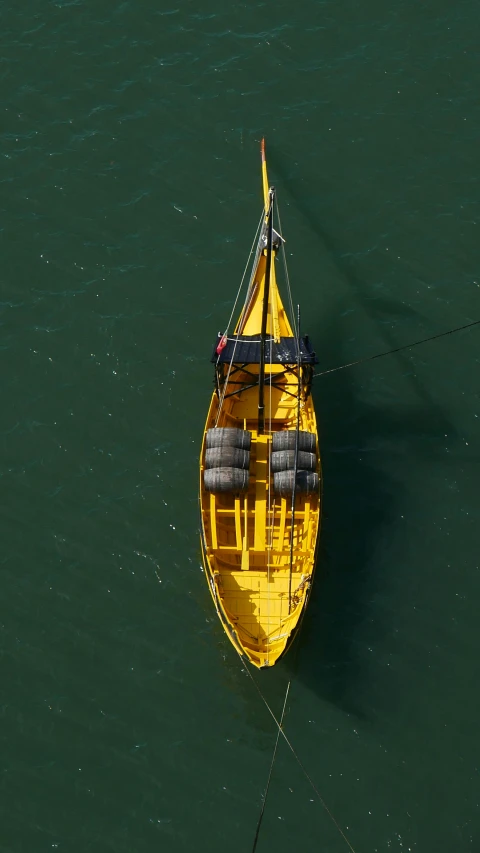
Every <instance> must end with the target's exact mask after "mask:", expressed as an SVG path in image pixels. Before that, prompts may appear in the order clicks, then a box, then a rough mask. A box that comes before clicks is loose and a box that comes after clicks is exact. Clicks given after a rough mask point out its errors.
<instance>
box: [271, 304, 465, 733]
mask: <svg viewBox="0 0 480 853" xmlns="http://www.w3.org/2000/svg"><path fill="white" fill-rule="evenodd" d="M340 313H341V312H340V311H339V312H338V314H337V317H338V320H337V321H336V322H331V323H330V324H325V325H324V324H322V328H323V329H325V328H326V329H327V330H328V331H327V334H325V333H323V334H322V333H321V332H320V330H318V331H317V333H316V334H315V336H314V335H313V334H312V338H313V339H314V340H316V341H322V347H321V349H322V352H325V353H328V358H329V364H330V363H331V364H338V365H341V364H343V363H344V362H345V359H344V358H342V353H341V351H339V348H338V341H341V340H342V331H343V330H342V322H341V318H340ZM334 354H336V355H334ZM322 366H323V365H322V364H320V365H319V370H321V369H322ZM328 366H329V365H326V364H325V369H328ZM361 370H362V367H359V368H353V369H351V370H350V369H348V370H341V371H338V372H335V373H331V374H327V375H326V376H324V377H319V378H317V379H316V381H315V384H314V400H315V408H316V411H317V417H318V422H319V434H320V450H321V454H322V464H323V477H324V503H323V521H322V532H321V537H320V549H319V554H318V558H317V566H316V577H315V582H314V587H313V590H312V597H311V600H310V603H309V605H308V608H307V611H306V614H305V617H304V621H303V626H302V628H301V630H300V632H299V636H298V638H297V639H296V641H295V644H294V647H293V648H292V649H291V650H290V652H289V654H288V655H287V656H286V657H285V659H284V666H285V668H286V670H287V672H288V673H289V674H290V677H291V678H292V679H295V680H297V679H298V680H300V681H302V682H303V683H304V684H305V685H306V686H308V688H309V689H312V690H314V691H315V692H316V693H317V694H319V695H320V696H321V697H322V698H323V699H324V700H326V701H329V702H331V703H333V704H335V705H336V706H338V707H340V708H341V709H342V710H343V711H344V712H346V713H348V714H353V715H354V716H356V717H358V718H361V719H366V718H368V717H370V716H371V714H372V713H374V712H375V710H374V707H372V704H371V702H369V700H368V695H369V688H368V679H369V674H368V673H369V668H370V664H369V661H368V655H369V653H370V650H371V649H372V648H374V647H375V645H376V644H377V643H378V642H379V641H380V640H381V638H382V637H383V636H384V635H385V633H388V631H389V624H388V621H387V611H386V609H385V608H384V607H382V606H380V604H379V602H380V601H381V600H383V597H384V596H385V595H387V596H388V584H389V567H388V566H385V565H383V564H382V563H381V561H380V559H379V557H378V553H379V549H380V550H381V548H382V543H388V540H389V539H391V538H392V537H394V538H395V542H396V546H395V547H396V549H397V560H396V565H398V562H401V558H402V555H401V549H402V544H401V537H400V535H399V532H398V524H397V522H398V518H399V516H400V515H401V514H402V512H403V509H404V508H405V503H406V500H407V495H406V494H405V489H404V486H403V485H402V483H401V482H399V481H398V480H397V479H396V478H395V477H394V476H392V474H391V472H390V470H388V469H389V468H390V469H391V467H392V466H391V465H390V464H389V463H390V460H391V456H392V452H394V451H395V448H399V449H400V450H401V451H403V452H404V451H405V450H406V449H408V451H409V452H410V451H412V452H415V451H417V452H418V450H419V448H420V449H421V450H422V452H423V451H425V450H426V444H425V439H427V440H428V442H429V444H431V441H432V438H433V437H439V436H440V435H442V436H443V435H444V434H445V433H447V432H448V433H449V436H450V437H453V436H454V428H453V426H452V424H451V423H450V422H449V421H448V419H447V418H446V416H445V413H444V412H443V410H442V409H441V407H439V406H435V405H432V401H431V400H430V398H429V395H428V392H425V395H424V394H422V393H418V392H419V391H420V392H421V389H420V388H419V387H416V389H415V390H416V391H417V394H416V398H417V400H418V402H415V403H412V404H409V405H405V406H403V407H402V406H401V405H397V404H395V406H394V407H390V408H384V409H382V408H381V407H380V406H373V405H371V404H370V403H367V402H366V401H365V400H362V399H361V394H362V385H363V386H365V379H364V375H363V376H362V374H361V373H360V374H359V371H361ZM434 444H435V442H434ZM432 449H433V451H434V454H436V448H435V447H432ZM375 695H376V696H377V697H378V693H377V691H375ZM386 701H394V697H390V699H389V700H386ZM367 705H368V707H369V710H368V711H367V710H366V706H367Z"/></svg>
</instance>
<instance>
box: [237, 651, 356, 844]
mask: <svg viewBox="0 0 480 853" xmlns="http://www.w3.org/2000/svg"><path fill="white" fill-rule="evenodd" d="M237 654H238V656H239V658H240V661H241V663H242V667H243V669H244V670H245V672H246V673H247V675H248V677H249V678H250V679H251V681H252V682H253V685H254V687H255V690H256V691H257V693H258V695H259V696H260V698H261V700H262V702H263V704H264V705H265V707H266V708H267V710H268V713H269V714H270V716H271V717H272V719H273V721H274V723H275V725H276V726H277V730H278V735H279V736H280V735H282V737H283V739H284V741H285V743H286V744H287V746H288V748H289V750H290V752H291V753H292V755H293V756H294V758H295V761H296V762H297V764H298V766H299V767H300V769H301V771H302V773H303V775H304V776H305V778H306V779H307V781H308V782H309V784H310V786H311V788H312V790H313V791H314V792H315V794H316V796H317V798H318V800H319V802H320V803H321V804H322V806H323V808H324V809H325V811H326V813H327V814H328V816H329V818H330V820H331V821H332V823H333V824H334V825H335V827H336V829H337V830H338V832H339V833H340V835H341V836H342V838H343V840H344V841H345V843H346V845H347V846H348V848H349V850H350V851H351V853H355V849H354V847H353V845H352V844H351V843H350V841H349V840H348V838H347V836H346V834H345V832H344V831H343V829H342V827H341V826H340V824H339V822H338V820H337V819H336V818H335V815H334V814H333V813H332V811H331V809H329V807H328V806H327V804H326V802H325V800H324V799H323V797H322V795H321V793H320V791H319V790H318V788H317V786H316V785H315V782H314V781H313V779H312V778H311V776H310V775H309V773H308V771H307V769H306V767H305V766H304V765H303V764H302V761H301V759H300V757H299V756H298V754H297V752H296V751H295V749H294V747H293V745H292V743H291V742H290V740H289V739H288V737H287V735H286V734H285V731H284V729H283V727H282V724H281V723H280V722H279V721H278V720H277V718H276V716H275V714H274V713H273V711H272V709H271V707H270V705H269V704H268V702H267V700H266V698H265V696H264V695H263V693H262V691H261V690H260V687H259V686H258V684H257V682H256V681H255V679H254V677H253V675H252V673H251V672H250V670H249V668H248V664H246V663H245V661H244V659H243V658H242V656H241V654H240V652H239V651H238V649H237Z"/></svg>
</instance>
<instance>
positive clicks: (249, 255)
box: [215, 211, 264, 426]
mask: <svg viewBox="0 0 480 853" xmlns="http://www.w3.org/2000/svg"><path fill="white" fill-rule="evenodd" d="M263 216H264V214H263V211H262V214H261V216H260V219H259V222H258V225H257V230H256V231H255V237H254V238H253V243H252V245H251V247H250V251H249V253H248V259H247V263H246V264H245V269H244V270H243V275H242V280H241V282H240V287H239V288H238V291H237V295H236V297H235V302H234V303H233V308H232V312H231V314H230V318H229V320H228V323H227V328H226V329H225V332H224V334H223V338H222V339H223V340H225V339H227V337H228V330H229V328H230V324H231V322H232V318H233V315H234V313H235V309H236V307H237V302H238V299H239V297H240V293H241V291H242V287H243V282H244V281H245V276H246V274H247V269H248V266H249V263H250V258H251V257H252V254H253V248H254V246H255V243H256V242H257V239H258V233H259V231H260V229H261V227H262V222H263ZM251 283H252V282H251V281H250V284H251ZM248 292H249V291H248V290H247V295H246V297H245V305H244V307H243V311H242V314H241V317H240V321H239V324H238V327H239V329H240V328H241V321H242V318H243V317H244V316H245V314H246V312H247V311H248V309H249V307H250V304H251V302H252V299H253V292H252V293H251V294H250V299H248ZM247 303H248V304H247ZM239 336H240V331H239V332H237V334H236V337H235V344H234V346H233V352H232V357H231V359H230V364H229V365H228V372H227V378H226V380H225V382H224V385H223V390H222V393H221V395H220V400H219V403H218V409H217V416H216V418H215V426H218V421H219V418H220V414H221V411H222V407H223V402H224V400H225V394H226V392H227V386H228V380H229V379H230V373H231V370H232V366H233V361H234V358H235V350H236V348H237V343H238V338H239ZM219 358H220V355H219V356H218V359H219ZM218 359H217V364H218Z"/></svg>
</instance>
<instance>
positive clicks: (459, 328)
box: [313, 320, 480, 376]
mask: <svg viewBox="0 0 480 853" xmlns="http://www.w3.org/2000/svg"><path fill="white" fill-rule="evenodd" d="M479 324H480V320H474V321H473V323H466V325H465V326H457V327H456V328H455V329H449V331H448V332H440V334H438V335H432V336H431V337H430V338H423V339H422V340H421V341H414V343H413V344H405V345H404V346H403V347H396V349H389V350H387V351H386V352H379V353H377V355H369V356H367V357H366V358H359V359H358V361H350V362H349V363H348V364H341V365H340V367H331V368H330V370H322V371H321V373H314V374H313V375H314V376H326V374H327V373H336V372H337V370H345V368H346V367H355V365H356V364H363V363H364V362H365V361H374V359H376V358H382V356H384V355H392V354H393V353H396V352H401V351H402V350H405V349H412V347H418V346H420V344H426V343H428V341H435V340H437V338H444V337H445V336H446V335H453V333H454V332H462V331H463V330H464V329H471V328H472V326H478V325H479Z"/></svg>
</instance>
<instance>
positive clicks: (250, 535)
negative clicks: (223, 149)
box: [200, 145, 321, 668]
mask: <svg viewBox="0 0 480 853" xmlns="http://www.w3.org/2000/svg"><path fill="white" fill-rule="evenodd" d="M262 183H263V195H264V204H265V209H267V204H268V192H269V188H268V178H267V167H266V159H265V153H264V146H263V145H262ZM265 264H266V257H265V253H262V254H261V255H260V257H259V261H258V265H257V269H256V270H255V275H254V276H253V277H252V282H253V284H252V288H251V294H250V304H249V310H248V311H247V312H246V313H244V312H242V314H241V315H240V318H239V321H238V323H237V326H236V329H235V332H236V333H240V334H243V335H258V334H259V333H260V329H261V313H262V305H263V294H264V288H265ZM267 334H269V335H272V337H274V338H276V339H278V338H279V337H293V332H292V327H291V325H290V322H289V318H288V316H287V313H286V311H285V308H284V306H283V303H282V300H281V297H280V293H279V291H278V286H277V281H276V276H275V262H274V261H273V259H272V265H271V278H270V298H269V305H268V319H267ZM247 369H248V370H249V371H250V372H251V373H258V370H259V366H258V364H257V365H256V364H251V365H248V366H247ZM283 369H284V367H283V366H282V365H275V364H273V365H269V364H267V365H266V377H268V375H269V374H270V372H271V373H277V374H278V373H281V372H282V371H283ZM237 378H238V377H237ZM280 382H281V386H282V388H281V390H279V389H271V388H268V387H267V385H266V387H265V431H264V434H263V435H258V432H257V427H258V422H257V413H258V388H252V389H249V390H245V391H242V392H241V394H240V395H234V396H232V397H229V398H228V399H226V400H225V401H224V404H223V407H222V411H221V413H220V417H219V419H218V423H217V426H219V427H223V426H238V427H240V428H242V429H248V430H250V431H251V433H252V448H251V464H250V486H249V489H248V492H247V494H246V495H232V494H222V495H218V494H216V495H212V494H211V493H209V492H207V491H206V490H205V489H204V486H203V470H204V466H203V460H204V453H205V435H206V432H207V430H208V429H210V428H211V427H213V426H215V424H216V420H217V413H218V404H219V400H218V396H217V394H216V392H214V393H213V395H212V399H211V403H210V407H209V411H208V415H207V420H206V424H205V430H204V435H203V440H202V448H201V455H200V509H201V523H202V530H201V540H202V555H203V563H204V569H205V573H206V577H207V581H208V586H209V589H210V592H211V594H212V598H213V601H214V603H215V607H216V609H217V612H218V615H219V616H220V619H221V621H222V623H223V625H224V628H225V630H226V633H227V636H228V637H229V639H230V640H231V642H232V643H233V645H234V646H235V648H236V649H237V651H238V652H239V653H240V654H241V655H242V656H245V657H246V658H247V659H248V660H249V661H250V663H252V664H253V665H254V666H256V667H259V668H262V667H266V666H273V665H274V664H275V663H276V662H277V661H278V660H279V659H280V657H281V656H282V654H284V652H285V651H286V649H287V648H288V646H289V644H290V643H291V641H292V639H293V637H294V635H295V632H296V629H297V628H298V626H299V624H300V620H301V616H302V614H303V612H304V610H305V607H306V604H307V601H308V597H309V593H310V589H311V584H312V581H313V574H314V568H315V557H316V546H317V542H318V536H319V532H320V519H321V499H320V493H319V494H314V495H310V496H305V495H297V498H296V503H295V521H294V525H293V564H292V578H291V593H292V595H291V602H292V606H291V609H290V612H288V609H289V608H288V601H289V595H288V592H289V586H290V580H289V576H290V537H291V533H292V524H291V499H290V498H279V497H276V496H275V495H274V494H273V490H272V489H271V485H272V483H273V477H272V475H271V472H270V470H269V462H268V460H269V455H270V446H271V438H272V434H273V432H275V431H276V430H281V429H292V430H293V429H296V426H297V402H296V399H295V398H294V396H291V395H294V394H296V393H297V390H298V382H297V378H296V366H292V372H291V373H290V374H288V376H287V377H284V378H283V379H281V380H280ZM232 388H233V386H232ZM300 429H301V430H307V431H309V432H313V433H315V435H316V436H317V459H318V473H319V475H320V482H321V469H320V453H319V447H318V430H317V422H316V417H315V410H314V405H313V400H312V397H311V395H310V396H309V397H308V399H307V400H306V401H304V402H303V403H302V406H301V409H300Z"/></svg>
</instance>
